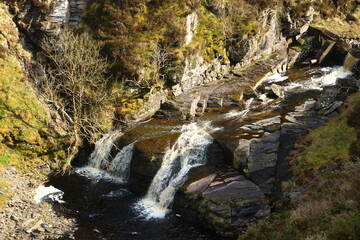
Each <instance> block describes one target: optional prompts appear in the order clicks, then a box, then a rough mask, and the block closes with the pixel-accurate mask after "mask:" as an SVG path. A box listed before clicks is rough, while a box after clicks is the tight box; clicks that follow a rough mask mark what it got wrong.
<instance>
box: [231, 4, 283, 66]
mask: <svg viewBox="0 0 360 240" xmlns="http://www.w3.org/2000/svg"><path fill="white" fill-rule="evenodd" d="M260 22H261V23H262V24H263V26H262V27H261V28H262V29H263V30H264V31H265V32H264V33H263V32H262V33H261V34H256V35H255V36H249V37H248V38H247V39H244V40H242V42H241V46H242V47H241V48H237V47H233V46H234V45H236V42H234V43H229V58H230V60H231V62H233V63H237V64H238V65H237V67H242V66H245V65H249V64H250V63H251V62H253V61H254V60H256V59H258V58H260V57H262V56H264V55H268V54H271V53H273V52H276V51H279V50H281V49H286V48H287V43H286V39H285V37H284V36H283V35H282V32H281V28H280V25H279V21H278V19H277V16H276V10H273V9H268V10H266V11H264V12H263V13H262V20H261V21H260ZM235 41H238V40H235Z"/></svg>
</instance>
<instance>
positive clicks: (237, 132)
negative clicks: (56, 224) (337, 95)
mask: <svg viewBox="0 0 360 240" xmlns="http://www.w3.org/2000/svg"><path fill="white" fill-rule="evenodd" d="M349 75H350V73H349V72H343V68H342V67H333V68H319V67H313V68H306V69H292V70H289V71H288V72H287V73H284V74H275V75H273V76H271V77H269V78H268V80H267V81H266V82H265V83H264V84H262V86H260V87H259V89H260V90H259V91H261V94H259V95H258V96H257V97H256V96H255V97H254V96H252V95H251V94H249V96H244V98H243V100H242V101H243V103H244V104H243V105H242V106H227V107H220V108H216V109H214V108H208V109H207V111H206V113H205V114H204V116H202V117H201V118H200V119H199V120H198V121H197V123H189V122H178V121H168V120H165V119H153V120H151V121H148V122H146V123H143V124H139V125H137V126H135V127H133V128H132V129H129V130H127V131H125V132H124V133H121V134H120V133H113V134H110V135H107V136H105V137H104V138H103V139H101V140H100V141H99V142H98V143H97V146H96V147H95V150H94V152H93V154H92V156H91V157H90V160H89V164H88V166H87V167H85V168H80V169H78V170H76V171H74V172H72V173H71V174H69V175H52V176H51V177H50V178H49V182H48V184H49V185H52V186H54V187H56V188H58V189H60V190H62V191H63V192H64V193H65V194H64V198H63V200H64V201H65V203H64V204H58V203H54V209H55V210H56V211H57V212H59V213H61V214H64V215H65V216H69V217H75V218H76V219H77V221H78V230H77V232H76V234H75V236H74V238H75V239H78V240H91V239H123V240H132V239H138V240H140V239H141V240H155V239H157V240H160V239H163V240H170V239H171V240H177V239H178V240H180V239H181V240H183V239H188V240H215V239H216V240H219V239H221V238H220V237H219V236H218V235H216V234H215V233H213V232H209V231H208V230H205V229H203V228H202V227H201V226H200V224H196V223H188V222H186V221H184V220H183V219H182V218H181V216H180V215H177V214H176V213H174V212H171V206H172V201H173V198H174V195H175V193H176V191H177V190H178V189H179V188H180V187H181V186H182V185H183V184H184V182H185V181H186V180H187V174H188V173H189V172H190V171H191V169H193V168H196V167H199V166H201V165H204V164H209V162H211V161H213V163H212V164H213V165H216V164H219V163H220V164H229V163H228V162H226V160H224V159H225V158H226V157H224V159H221V158H218V157H213V158H216V160H213V158H212V157H211V154H212V153H211V151H210V153H209V151H208V147H209V146H212V144H213V140H214V139H215V141H216V143H219V144H220V145H221V146H226V147H229V149H232V148H233V146H234V145H235V143H237V142H238V141H239V139H244V140H249V139H253V138H261V137H262V136H263V135H264V136H266V135H265V133H264V131H263V130H262V128H261V129H260V127H258V126H259V124H262V125H261V126H262V127H263V126H265V127H264V128H266V129H267V128H268V129H270V130H269V132H270V133H273V132H274V131H275V130H272V129H271V128H272V126H273V125H270V124H269V123H268V122H266V121H267V120H268V119H275V118H276V119H279V121H280V120H281V123H297V124H301V125H304V126H305V125H306V126H307V127H308V128H310V129H311V128H315V127H317V126H320V125H321V124H324V123H325V122H326V119H327V118H325V117H323V118H322V117H319V118H314V116H313V115H311V116H310V115H309V113H308V112H307V111H308V109H309V106H310V105H311V106H312V105H314V104H315V100H314V96H317V95H319V92H320V90H322V89H323V88H324V87H326V86H333V85H335V84H336V82H337V80H338V79H342V78H346V77H347V76H349ZM269 89H271V90H272V91H273V92H276V95H282V94H287V93H290V95H291V96H292V95H294V96H295V97H293V98H288V100H287V102H286V104H285V103H284V104H281V101H280V100H279V99H278V98H277V97H276V96H274V94H273V93H272V94H266V92H267V91H269ZM299 89H300V90H301V91H298V90H299ZM314 91H315V92H316V93H314ZM299 93H300V94H299ZM271 95H272V96H271ZM325 100H326V97H325ZM325 100H324V101H325ZM333 100H334V99H333ZM317 101H318V102H319V100H317ZM329 106H330V105H329ZM331 106H332V105H331ZM329 108H330V107H328V108H327V110H329ZM279 109H281V110H279ZM311 114H312V113H311ZM331 114H332V113H331V112H329V116H331ZM314 119H315V120H316V121H317V122H316V121H315V120H314ZM276 121H277V120H276ZM314 121H315V122H314ZM266 124H268V125H266ZM277 131H278V130H277ZM113 142H116V144H115V143H113ZM285 142H286V141H285ZM293 142H294V139H292V140H291V141H289V143H288V144H292V143H293ZM112 144H113V145H116V146H117V150H114V149H113V148H112ZM105 145H106V146H105ZM280 145H281V143H280ZM101 146H102V147H104V148H101ZM290 148H291V146H290ZM134 149H136V151H137V152H135V151H134ZM159 149H160V150H159ZM287 149H288V148H287ZM286 151H287V152H288V150H286ZM286 151H285V152H286ZM139 152H140V153H139ZM209 154H210V155H209ZM224 155H225V154H224ZM144 156H145V157H147V158H149V159H150V160H149V161H148V162H146V161H144V162H141V164H139V161H143V160H139V159H140V158H144V159H145V157H144ZM159 156H161V157H159ZM159 158H160V161H159ZM161 159H162V161H161ZM219 159H220V160H219ZM217 161H218V162H217ZM221 161H222V162H221ZM280 164H282V165H281V166H282V167H283V166H284V163H280ZM120 165H121V166H120ZM285 165H286V164H285ZM144 166H151V167H149V168H148V169H145V167H144ZM135 168H136V169H135ZM143 168H144V169H143ZM285 168H286V167H285ZM247 171H252V169H251V168H250V167H249V169H247ZM285 171H286V170H285ZM139 173H140V175H139ZM137 174H138V175H139V176H137ZM141 174H142V175H141ZM250 176H252V175H250ZM135 177H137V179H136V180H133V178H135ZM151 178H152V180H151ZM129 179H132V180H130V184H128V181H129ZM149 179H150V180H149ZM254 182H255V183H256V184H257V182H256V181H254ZM261 184H262V183H261ZM261 184H259V186H260V185H261ZM261 190H263V188H261ZM263 191H265V190H263ZM139 192H140V193H141V194H139ZM275 195H276V194H275ZM159 208H161V211H160V214H159V215H156V214H158V213H159V212H158V210H159ZM149 209H150V210H149ZM154 209H155V210H154ZM154 211H155V212H154Z"/></svg>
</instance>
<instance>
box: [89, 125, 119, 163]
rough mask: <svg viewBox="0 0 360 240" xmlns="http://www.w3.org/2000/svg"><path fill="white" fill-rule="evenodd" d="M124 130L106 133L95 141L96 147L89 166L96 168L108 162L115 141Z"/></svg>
mask: <svg viewBox="0 0 360 240" xmlns="http://www.w3.org/2000/svg"><path fill="white" fill-rule="evenodd" d="M121 135H122V132H120V131H114V132H109V133H107V134H105V135H104V136H103V137H102V138H100V139H99V140H98V141H97V142H96V143H95V149H94V151H93V152H92V153H91V155H90V158H89V166H91V167H94V168H98V169H100V168H103V167H105V166H106V165H107V164H106V162H107V160H108V158H109V156H110V152H111V149H112V148H113V146H114V144H113V143H114V141H115V139H116V138H118V137H120V136H121Z"/></svg>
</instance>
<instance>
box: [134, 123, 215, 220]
mask: <svg viewBox="0 0 360 240" xmlns="http://www.w3.org/2000/svg"><path fill="white" fill-rule="evenodd" d="M213 140H214V139H213V138H212V137H211V136H210V134H208V133H207V132H206V131H205V130H204V128H202V127H200V126H199V125H198V124H196V123H191V124H188V125H184V126H183V127H182V129H181V135H180V136H179V138H178V139H177V141H176V142H175V144H174V145H173V146H172V147H171V148H170V149H168V150H167V151H166V153H165V155H164V157H163V161H162V165H161V168H160V169H159V170H158V172H157V174H156V175H155V177H154V179H153V181H152V183H151V185H150V187H149V190H148V192H147V194H146V196H145V197H144V198H143V199H141V200H140V201H139V202H137V203H136V204H135V207H134V208H135V210H136V211H138V212H139V213H140V215H141V216H143V217H145V218H146V219H153V218H163V217H165V215H166V214H167V213H168V212H169V208H170V207H171V204H172V202H173V199H174V196H175V193H176V191H177V190H178V189H179V188H180V187H181V186H182V185H183V184H184V182H185V181H186V180H187V175H188V172H189V171H190V169H192V168H194V167H197V166H201V165H204V164H206V150H207V148H208V146H209V145H210V144H211V143H212V142H213Z"/></svg>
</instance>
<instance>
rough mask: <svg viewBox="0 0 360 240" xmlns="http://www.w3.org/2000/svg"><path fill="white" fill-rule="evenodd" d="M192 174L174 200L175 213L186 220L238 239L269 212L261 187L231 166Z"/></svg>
mask: <svg viewBox="0 0 360 240" xmlns="http://www.w3.org/2000/svg"><path fill="white" fill-rule="evenodd" d="M195 172H196V173H197V174H195ZM194 174H195V175H196V176H197V177H194V176H193V175H194ZM190 175H191V177H190V178H189V180H188V181H187V183H185V184H184V186H183V187H182V189H181V190H180V191H179V192H178V193H177V194H176V197H175V201H174V208H175V210H176V211H177V212H179V213H180V214H181V215H182V216H183V217H184V218H185V219H187V220H190V221H194V219H197V220H198V221H200V222H201V223H202V224H203V225H204V226H205V227H207V228H212V229H215V230H216V232H217V233H218V234H220V235H222V236H235V235H237V234H239V233H241V232H242V231H244V230H245V229H246V227H247V224H248V223H250V222H253V221H256V220H258V219H260V218H262V217H265V216H267V215H268V214H269V213H270V207H269V205H268V202H267V200H266V198H265V196H264V194H263V192H262V191H261V190H260V188H259V187H258V186H257V185H256V184H254V183H253V182H251V181H250V180H248V179H246V178H245V177H244V176H243V175H241V174H240V173H239V172H238V171H236V170H235V169H233V168H231V167H225V166H223V167H211V168H209V167H201V168H199V169H197V170H194V171H193V173H192V174H190ZM192 186H196V187H194V188H192ZM189 190H191V191H189Z"/></svg>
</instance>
